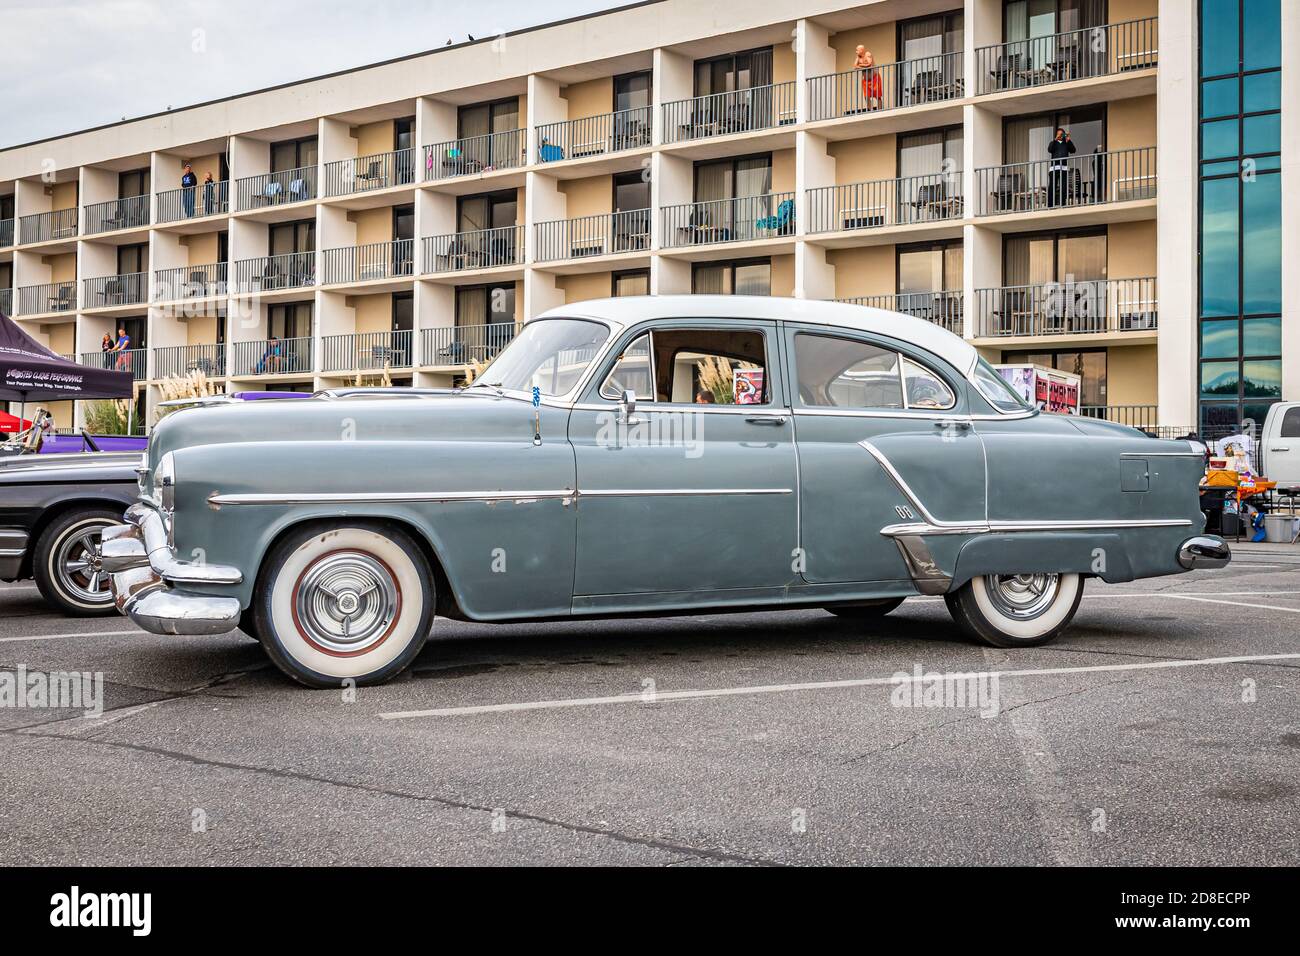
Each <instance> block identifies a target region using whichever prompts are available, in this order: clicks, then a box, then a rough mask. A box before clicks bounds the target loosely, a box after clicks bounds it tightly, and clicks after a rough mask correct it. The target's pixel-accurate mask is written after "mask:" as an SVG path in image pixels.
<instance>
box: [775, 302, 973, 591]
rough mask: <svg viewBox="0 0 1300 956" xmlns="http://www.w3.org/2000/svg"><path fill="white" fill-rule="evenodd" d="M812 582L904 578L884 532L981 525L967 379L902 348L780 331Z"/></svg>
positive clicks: (799, 328) (814, 331)
mask: <svg viewBox="0 0 1300 956" xmlns="http://www.w3.org/2000/svg"><path fill="white" fill-rule="evenodd" d="M784 344H785V354H786V356H787V364H786V378H787V380H788V381H790V382H791V405H792V410H793V417H794V426H795V436H796V439H797V441H798V449H799V477H800V482H799V486H800V501H799V507H800V544H801V547H802V549H803V555H804V571H803V576H804V578H805V579H806V580H807V581H808V582H809V583H812V584H831V583H848V582H885V581H907V580H910V575H909V573H908V569H907V565H906V564H905V562H904V560H903V557H902V555H901V553H900V552H899V549H898V547H897V546H896V545H895V543H894V541H893V540H892V539H891V538H890V537H888V536H885V535H882V534H881V529H883V528H886V527H888V526H890V525H900V524H913V525H917V524H922V523H926V522H928V521H929V520H931V519H934V520H937V521H942V522H972V521H976V522H982V521H983V520H984V518H985V499H984V495H985V489H984V473H985V462H984V449H983V445H982V443H981V442H980V439H979V437H978V436H977V435H976V434H975V432H974V429H973V428H972V427H971V422H970V418H969V417H968V415H967V405H966V389H965V382H964V381H963V380H962V378H961V377H960V376H959V375H957V374H956V372H955V370H953V369H952V368H951V367H950V366H947V365H946V364H945V363H943V362H941V361H939V360H938V359H935V358H933V357H931V356H928V355H926V354H925V353H922V352H920V351H919V350H915V349H912V348H911V347H909V346H906V345H905V344H904V343H900V342H895V341H892V340H888V339H884V338H881V337H878V336H872V335H869V334H867V333H859V332H852V331H848V330H842V329H828V328H827V327H825V326H810V325H797V324H790V323H787V324H786V325H785V337H784Z"/></svg>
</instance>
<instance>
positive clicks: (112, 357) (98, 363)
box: [77, 349, 149, 382]
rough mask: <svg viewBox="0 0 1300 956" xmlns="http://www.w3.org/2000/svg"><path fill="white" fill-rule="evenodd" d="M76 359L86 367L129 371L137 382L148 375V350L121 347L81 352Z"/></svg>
mask: <svg viewBox="0 0 1300 956" xmlns="http://www.w3.org/2000/svg"><path fill="white" fill-rule="evenodd" d="M77 361H78V362H79V363H80V364H81V365H85V366H86V367H87V368H102V369H108V370H110V371H116V372H130V373H131V377H132V378H134V379H135V380H136V381H137V382H139V381H142V380H143V379H147V378H148V377H149V350H148V349H123V350H122V351H120V352H82V353H81V355H80V357H79V358H78V359H77Z"/></svg>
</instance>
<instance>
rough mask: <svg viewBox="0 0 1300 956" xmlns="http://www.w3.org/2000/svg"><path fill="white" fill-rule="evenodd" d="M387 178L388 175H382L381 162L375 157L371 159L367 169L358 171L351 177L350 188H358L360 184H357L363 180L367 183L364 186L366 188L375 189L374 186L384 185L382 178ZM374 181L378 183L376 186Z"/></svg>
mask: <svg viewBox="0 0 1300 956" xmlns="http://www.w3.org/2000/svg"><path fill="white" fill-rule="evenodd" d="M387 178H388V177H386V176H385V175H384V164H383V162H381V161H380V160H377V159H376V160H372V161H371V163H370V168H369V169H367V170H366V171H365V172H364V173H362V172H358V173H356V174H355V175H354V176H353V177H352V188H353V189H360V188H361V186H360V185H359V183H360V182H361V181H362V180H365V182H366V183H368V185H367V186H366V188H367V189H375V188H379V189H382V188H383V187H384V180H386V179H387ZM376 183H378V184H379V185H378V187H376V185H375V184H376Z"/></svg>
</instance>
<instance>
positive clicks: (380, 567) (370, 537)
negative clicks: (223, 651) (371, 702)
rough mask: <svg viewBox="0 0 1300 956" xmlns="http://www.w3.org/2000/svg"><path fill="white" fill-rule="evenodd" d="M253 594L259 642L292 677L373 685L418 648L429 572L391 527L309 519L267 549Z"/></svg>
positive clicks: (428, 623)
mask: <svg viewBox="0 0 1300 956" xmlns="http://www.w3.org/2000/svg"><path fill="white" fill-rule="evenodd" d="M253 600H254V604H253V608H254V613H253V623H254V625H255V630H256V633H257V635H258V637H260V638H261V641H262V645H263V646H264V647H265V648H266V652H267V654H268V655H270V658H271V660H272V661H274V662H275V664H276V666H277V667H279V668H280V670H282V671H284V672H285V673H286V674H288V675H289V676H290V677H292V678H293V679H294V680H296V681H298V682H299V683H301V684H306V685H307V686H308V687H339V686H340V685H342V684H343V682H344V681H348V680H350V681H354V682H355V683H356V684H358V685H365V684H382V683H384V682H385V681H388V680H391V679H392V678H393V677H395V676H396V675H397V674H399V673H401V672H402V671H403V670H405V669H406V668H407V667H409V666H410V664H411V662H412V661H414V660H415V658H416V655H418V654H419V653H420V648H422V647H423V646H424V641H425V638H427V637H428V634H429V629H430V628H431V627H432V625H433V612H434V584H433V574H432V572H431V571H430V569H429V563H428V561H426V560H425V558H424V554H423V552H422V551H421V549H420V546H419V545H418V544H416V542H415V541H413V540H412V539H411V536H410V535H408V534H406V533H405V532H404V531H402V530H401V529H399V528H397V527H394V526H392V525H388V524H381V523H376V524H370V523H364V524H362V523H356V524H334V525H313V526H310V527H306V528H302V529H299V530H297V531H295V532H292V533H290V534H289V535H288V536H287V537H286V538H284V539H283V540H282V541H280V543H279V544H277V545H276V546H275V548H274V549H272V551H271V554H270V555H269V556H268V558H267V562H266V565H265V570H264V572H263V574H262V576H261V578H260V579H259V582H258V587H257V593H256V594H255V595H254V599H253Z"/></svg>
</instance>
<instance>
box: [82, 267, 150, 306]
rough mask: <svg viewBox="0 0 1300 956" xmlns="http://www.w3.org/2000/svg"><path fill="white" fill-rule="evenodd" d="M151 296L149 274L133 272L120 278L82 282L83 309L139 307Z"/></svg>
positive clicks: (113, 277) (101, 278)
mask: <svg viewBox="0 0 1300 956" xmlns="http://www.w3.org/2000/svg"><path fill="white" fill-rule="evenodd" d="M148 294H149V273H147V272H131V273H128V274H126V275H118V276H97V277H96V278H94V279H85V280H83V281H82V289H81V295H82V300H81V307H82V308H83V309H99V308H103V307H105V306H111V305H139V304H141V303H143V302H144V301H145V297H146V296H147V295H148Z"/></svg>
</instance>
